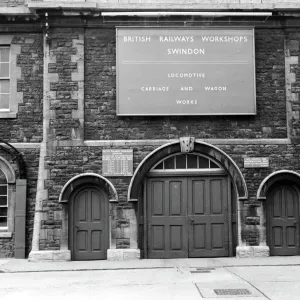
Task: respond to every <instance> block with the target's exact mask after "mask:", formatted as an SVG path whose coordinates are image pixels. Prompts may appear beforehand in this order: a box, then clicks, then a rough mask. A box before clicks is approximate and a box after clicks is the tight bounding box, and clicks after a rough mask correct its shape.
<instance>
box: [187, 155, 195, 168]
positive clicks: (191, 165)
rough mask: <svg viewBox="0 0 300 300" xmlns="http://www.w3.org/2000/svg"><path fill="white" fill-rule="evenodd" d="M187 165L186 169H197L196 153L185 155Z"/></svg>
mask: <svg viewBox="0 0 300 300" xmlns="http://www.w3.org/2000/svg"><path fill="white" fill-rule="evenodd" d="M187 167H188V169H197V155H188V156H187Z"/></svg>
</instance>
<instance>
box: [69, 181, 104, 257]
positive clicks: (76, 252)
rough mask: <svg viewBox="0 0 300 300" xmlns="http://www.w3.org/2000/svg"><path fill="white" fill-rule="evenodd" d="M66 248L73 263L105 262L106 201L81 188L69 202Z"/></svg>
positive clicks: (101, 194) (100, 193) (99, 193)
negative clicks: (84, 261)
mask: <svg viewBox="0 0 300 300" xmlns="http://www.w3.org/2000/svg"><path fill="white" fill-rule="evenodd" d="M69 213H70V215H69V229H70V230H69V232H70V234H69V245H70V249H71V252H72V259H73V260H98V259H106V257H107V249H108V238H109V236H108V229H109V228H108V227H109V226H108V198H107V195H106V194H105V193H104V192H103V191H101V190H99V189H96V188H94V187H85V188H83V189H81V190H79V191H78V192H77V193H75V194H74V195H73V197H72V199H71V201H70V210H69Z"/></svg>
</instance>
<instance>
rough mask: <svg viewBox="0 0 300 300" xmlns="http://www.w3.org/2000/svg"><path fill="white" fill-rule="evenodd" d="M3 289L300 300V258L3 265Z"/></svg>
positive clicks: (6, 297) (146, 298) (180, 299)
mask: <svg viewBox="0 0 300 300" xmlns="http://www.w3.org/2000/svg"><path fill="white" fill-rule="evenodd" d="M0 283H1V284H0V295H1V300H15V299H21V298H22V299H23V298H25V299H27V298H28V299H30V300H40V299H41V298H43V299H44V300H48V299H49V300H50V299H51V300H52V299H56V300H60V299H62V300H71V299H72V300H77V299H78V300H79V299H80V300H81V299H96V298H98V299H100V298H101V299H102V298H103V299H111V300H114V299H115V300H119V299H120V298H122V300H140V299H142V300H153V299H156V300H160V299H161V300H168V299H169V300H197V299H199V300H200V299H206V298H207V299H208V300H217V299H219V300H220V299H224V300H230V299H232V300H238V299H245V300H265V299H269V300H294V299H295V300H299V299H300V256H292V257H282V256H281V257H275V256H273V257H262V258H242V259H241V258H234V257H231V258H228V257H227V258H188V259H141V260H128V261H106V260H103V261H70V262H42V261H40V262H29V261H28V260H27V259H0ZM225 298H226V299H225Z"/></svg>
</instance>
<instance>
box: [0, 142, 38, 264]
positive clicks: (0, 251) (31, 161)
mask: <svg viewBox="0 0 300 300" xmlns="http://www.w3.org/2000/svg"><path fill="white" fill-rule="evenodd" d="M18 151H19V152H20V153H21V154H22V157H23V159H24V162H25V165H26V177H27V195H26V231H25V234H26V249H25V252H26V255H28V253H29V252H30V249H31V240H32V231H33V220H34V210H35V197H36V183H37V178H38V174H37V171H38V162H39V147H37V148H31V149H30V148H29V149H28V148H26V149H18ZM0 156H1V157H2V158H4V159H6V160H7V161H8V162H9V163H10V165H11V166H12V167H13V170H14V172H15V174H16V178H19V176H20V173H19V166H18V165H17V161H16V157H14V156H13V155H11V154H9V153H7V152H4V151H3V149H1V148H0ZM14 250H15V245H14V232H12V237H11V238H2V237H1V238H0V258H3V257H13V256H14Z"/></svg>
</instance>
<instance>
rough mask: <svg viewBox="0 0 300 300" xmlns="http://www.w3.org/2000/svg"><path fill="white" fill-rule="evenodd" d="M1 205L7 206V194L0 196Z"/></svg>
mask: <svg viewBox="0 0 300 300" xmlns="http://www.w3.org/2000/svg"><path fill="white" fill-rule="evenodd" d="M0 206H7V196H0Z"/></svg>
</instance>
